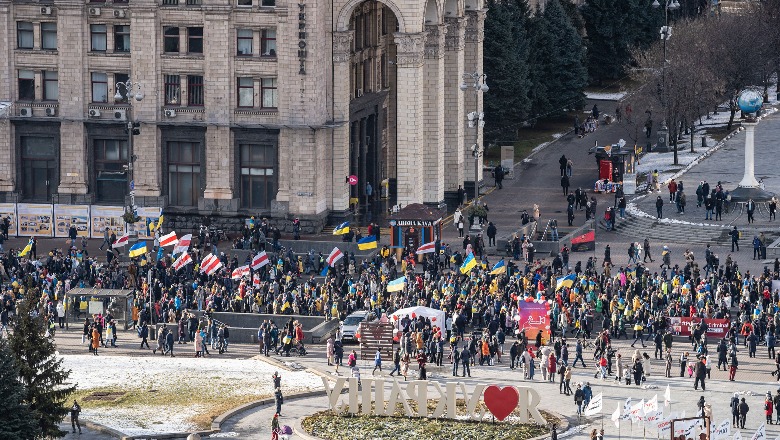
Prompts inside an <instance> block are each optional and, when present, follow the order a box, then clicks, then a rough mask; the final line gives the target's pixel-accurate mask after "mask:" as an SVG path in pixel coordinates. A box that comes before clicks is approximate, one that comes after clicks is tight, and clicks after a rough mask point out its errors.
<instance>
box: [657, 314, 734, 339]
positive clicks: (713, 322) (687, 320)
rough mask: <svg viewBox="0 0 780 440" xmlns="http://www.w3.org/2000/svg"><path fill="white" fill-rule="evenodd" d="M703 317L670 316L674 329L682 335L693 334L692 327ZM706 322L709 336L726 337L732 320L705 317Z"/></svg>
mask: <svg viewBox="0 0 780 440" xmlns="http://www.w3.org/2000/svg"><path fill="white" fill-rule="evenodd" d="M701 320H702V319H701V318H691V317H689V316H674V317H670V318H669V323H670V324H671V326H672V331H673V332H674V333H675V334H677V335H680V336H690V335H691V334H693V332H692V331H691V329H692V328H693V326H694V325H695V324H696V323H698V322H699V321H701ZM704 322H705V323H707V336H708V337H711V338H716V339H720V338H724V337H726V334H727V333H728V331H729V327H730V325H731V321H729V320H728V319H709V318H705V319H704Z"/></svg>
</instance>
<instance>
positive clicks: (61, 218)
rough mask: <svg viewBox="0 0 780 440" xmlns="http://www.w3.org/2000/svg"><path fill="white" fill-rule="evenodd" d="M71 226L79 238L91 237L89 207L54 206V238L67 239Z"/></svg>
mask: <svg viewBox="0 0 780 440" xmlns="http://www.w3.org/2000/svg"><path fill="white" fill-rule="evenodd" d="M71 224H72V225H75V226H76V235H77V236H79V237H89V205H54V236H55V237H62V238H67V237H68V231H69V230H70V225H71Z"/></svg>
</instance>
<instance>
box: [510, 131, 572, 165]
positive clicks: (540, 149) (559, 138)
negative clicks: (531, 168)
mask: <svg viewBox="0 0 780 440" xmlns="http://www.w3.org/2000/svg"><path fill="white" fill-rule="evenodd" d="M572 132H574V129H573V128H572V129H571V130H568V131H565V132H563V134H561V135H560V136H558V137H557V138H555V139H553V140H551V141H550V142H547V143H546V144H544V143H543V144H544V146H543V147H541V148H540V147H539V146H537V147H536V148H534V149H533V150H531V154H529V155H528V156H526V158H525V159H523V160H521V161H520V162H515V164H514V165H513V166H515V167H516V166H518V165H520V164H522V163H523V162H525V161H526V160H529V159H531V158H532V157H534V156H535V155H536V154H537V153H539V152H541V151H544V150H546V149H547V147H549V146H550V145H552V144H554V143H557V142H558V141H559V140H561V139H563V138H564V137H566V135H569V134H571V133H572Z"/></svg>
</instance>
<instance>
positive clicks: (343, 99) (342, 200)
mask: <svg viewBox="0 0 780 440" xmlns="http://www.w3.org/2000/svg"><path fill="white" fill-rule="evenodd" d="M354 36H355V32H354V31H343V32H334V34H333V81H334V84H333V96H332V97H331V98H332V99H333V115H332V119H333V123H334V125H336V127H335V128H334V129H333V150H332V155H333V157H332V160H331V164H332V168H331V185H330V191H331V193H330V196H331V197H330V198H329V203H330V204H331V206H330V209H331V211H334V213H333V214H332V215H334V216H338V214H339V213H346V212H347V211H348V210H349V186H348V184H347V183H345V181H344V179H345V178H346V177H347V176H348V175H349V96H350V91H349V87H350V85H349V61H350V58H351V50H352V39H353V38H354Z"/></svg>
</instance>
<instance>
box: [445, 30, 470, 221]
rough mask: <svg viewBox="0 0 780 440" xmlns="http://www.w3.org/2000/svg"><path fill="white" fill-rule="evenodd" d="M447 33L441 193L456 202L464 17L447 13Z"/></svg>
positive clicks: (461, 155)
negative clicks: (443, 169)
mask: <svg viewBox="0 0 780 440" xmlns="http://www.w3.org/2000/svg"><path fill="white" fill-rule="evenodd" d="M444 23H445V24H446V25H447V35H446V36H445V38H444V91H443V92H444V108H446V109H447V115H446V116H445V120H444V167H445V169H446V170H447V171H446V173H444V194H445V198H446V199H447V203H448V204H449V205H450V206H457V205H458V204H459V201H458V200H457V198H458V187H459V186H462V185H463V170H464V164H463V161H464V158H465V154H464V152H463V136H464V131H463V130H464V122H463V121H465V120H466V116H465V114H464V111H463V109H464V104H463V97H464V95H463V92H461V91H460V83H461V75H463V72H464V70H463V69H464V64H463V61H464V58H463V57H464V49H465V39H464V38H465V33H466V18H465V17H452V18H450V17H447V18H445V19H444Z"/></svg>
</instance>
